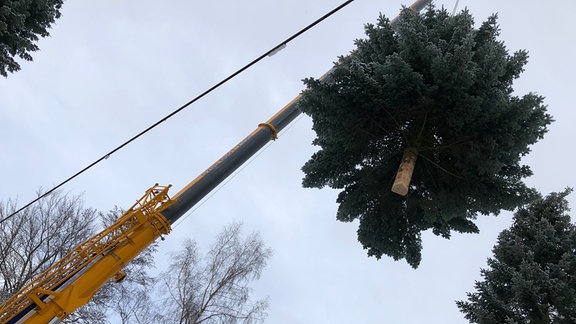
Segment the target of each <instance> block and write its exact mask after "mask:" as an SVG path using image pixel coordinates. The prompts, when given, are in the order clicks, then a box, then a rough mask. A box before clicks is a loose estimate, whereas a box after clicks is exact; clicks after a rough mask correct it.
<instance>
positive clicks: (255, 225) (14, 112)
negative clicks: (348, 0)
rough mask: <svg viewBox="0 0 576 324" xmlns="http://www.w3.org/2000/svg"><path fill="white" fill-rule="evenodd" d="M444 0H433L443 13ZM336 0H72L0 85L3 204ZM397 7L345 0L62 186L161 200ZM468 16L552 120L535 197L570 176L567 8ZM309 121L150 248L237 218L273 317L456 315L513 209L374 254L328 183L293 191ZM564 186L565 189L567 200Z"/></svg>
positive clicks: (574, 53)
mask: <svg viewBox="0 0 576 324" xmlns="http://www.w3.org/2000/svg"><path fill="white" fill-rule="evenodd" d="M455 2H456V1H452V0H450V1H437V2H436V4H437V5H438V6H441V5H444V6H445V7H446V8H448V9H449V10H450V11H452V9H453V7H454V4H455ZM340 3H341V1H337V0H321V1H304V0H290V1H287V0H277V1H264V0H252V1H229V0H223V1H203V2H198V1H164V2H161V5H159V4H160V2H158V1H148V0H141V1H123V0H116V1H109V0H104V1H67V2H65V4H64V7H63V10H62V14H63V16H62V18H61V19H59V20H58V21H57V23H56V24H55V26H54V28H53V29H52V31H51V34H52V36H51V37H50V38H47V39H42V40H41V41H40V42H39V47H40V49H41V50H40V51H39V52H37V53H35V54H34V55H33V56H34V62H25V63H23V64H22V70H21V71H19V72H17V73H15V74H12V75H9V77H8V78H7V79H0V138H1V140H0V143H1V144H0V148H1V150H2V154H0V179H1V181H2V186H0V199H1V200H7V199H8V198H16V197H17V198H18V201H19V202H20V203H21V204H24V203H25V202H28V201H29V200H30V199H32V198H34V196H35V192H36V190H37V189H38V188H40V187H43V188H46V189H48V188H50V187H52V186H53V185H55V184H57V183H59V182H60V181H62V180H63V179H65V178H67V177H69V176H70V175H72V174H73V173H75V172H77V171H78V170H80V169H81V168H83V167H84V166H86V165H88V164H89V163H91V162H92V161H94V160H95V159H97V158H99V157H101V156H102V155H104V154H105V153H106V152H108V151H110V150H111V149H113V148H114V147H116V146H118V145H119V144H120V143H121V142H123V141H125V140H127V139H128V138H130V137H132V136H133V135H135V134H136V133H138V132H140V131H141V130H143V129H144V128H145V127H147V126H149V125H150V124H152V123H153V122H155V121H156V120H158V119H160V118H161V117H163V116H165V115H166V114H168V113H169V112H171V111H173V110H174V109H176V108H177V107H179V106H180V105H182V104H183V103H185V102H187V101H188V100H190V99H192V98H193V97H195V96H196V95H198V94H199V93H201V92H203V91H204V90H206V89H207V88H209V87H210V86H212V85H213V84H214V83H215V82H218V81H220V80H221V79H223V78H224V77H226V76H227V75H229V74H230V73H232V72H234V71H235V70H237V69H238V68H240V67H242V66H243V65H245V64H246V63H247V62H249V61H251V60H252V59H254V58H256V57H258V56H259V55H261V54H262V53H264V52H265V51H267V50H269V49H271V48H272V47H274V46H275V45H276V44H278V43H279V42H280V41H281V40H284V39H285V38H287V37H288V36H290V35H291V34H293V33H294V32H296V31H297V30H299V29H301V28H303V27H304V26H306V25H307V24H309V23H311V22H312V21H314V20H315V19H317V18H318V17H320V16H321V15H323V14H324V13H326V12H328V11H329V10H331V9H332V8H334V7H336V6H337V5H339V4H340ZM402 4H405V5H409V4H410V3H401V2H399V1H381V0H380V1H377V0H357V1H355V2H354V3H352V4H351V5H349V6H348V7H347V8H345V9H344V10H342V11H341V12H339V13H337V14H336V15H335V16H333V17H332V18H330V19H328V20H327V21H325V22H324V23H322V24H321V25H319V26H318V27H316V28H314V29H312V30H310V31H309V32H307V33H306V34H304V35H303V36H302V37H300V38H298V39H296V40H294V41H293V42H292V43H290V44H288V46H287V48H285V49H284V50H282V51H281V52H280V53H278V54H277V55H275V56H273V57H271V58H267V59H265V60H264V61H262V62H261V63H260V64H258V65H256V66H255V67H254V68H253V69H250V70H249V71H247V72H246V73H244V74H242V75H240V76H239V77H238V78H236V79H234V80H233V81H231V82H229V83H227V84H226V85H225V86H224V87H222V88H220V89H219V90H217V91H215V92H214V93H212V94H211V95H210V96H208V97H206V98H205V99H203V100H201V101H200V102H198V103H197V104H195V105H193V106H191V107H189V108H188V109H187V110H185V111H184V112H182V113H180V114H179V115H177V116H176V117H175V118H173V119H171V120H169V121H168V122H166V123H164V124H163V125H162V126H160V127H158V128H157V129H155V130H154V131H152V132H150V133H149V134H147V135H146V136H145V137H143V138H141V139H140V140H138V141H136V142H135V143H133V144H131V145H129V146H128V147H126V148H125V149H123V150H121V151H120V152H118V153H116V154H114V155H113V156H111V157H110V158H109V159H108V160H106V161H104V162H103V163H101V164H99V165H98V166H97V167H95V168H93V169H92V170H90V171H89V172H87V173H86V174H84V175H82V176H81V177H80V178H78V179H77V180H74V181H73V182H71V183H69V184H68V185H67V186H66V187H65V188H64V192H66V193H71V194H79V193H81V194H83V196H84V200H85V202H86V207H94V208H97V209H99V210H103V211H105V210H108V209H111V208H112V207H113V206H114V205H117V206H119V207H122V208H128V207H130V206H131V205H132V204H133V203H134V202H135V200H136V199H138V198H140V197H141V195H142V194H143V193H144V191H145V190H146V189H148V188H149V187H150V186H152V185H153V184H154V183H160V184H172V185H173V188H174V189H173V190H172V194H175V193H176V192H177V191H178V190H180V189H181V188H182V187H184V186H185V185H186V184H187V183H188V182H189V181H191V180H192V179H193V178H194V177H196V176H197V175H198V174H200V173H201V172H202V171H204V170H205V169H206V168H207V167H209V166H210V165H211V164H212V163H213V162H214V161H216V160H217V159H218V158H219V157H220V156H222V155H223V154H224V153H226V152H227V151H228V150H229V149H230V148H232V147H233V146H234V145H235V144H236V143H238V142H239V141H240V140H242V139H243V138H244V137H245V136H246V135H248V134H249V133H250V132H251V131H252V130H253V129H254V128H256V126H257V124H258V123H260V122H264V121H266V120H267V119H268V118H269V117H270V116H272V115H273V114H274V113H275V112H276V111H277V110H279V109H280V108H282V107H283V106H284V105H285V104H287V103H288V102H289V101H290V100H291V99H292V98H293V97H295V96H296V95H297V94H298V93H299V92H300V91H302V90H303V85H302V82H301V80H302V79H303V78H305V77H311V76H313V77H319V76H320V75H322V74H323V73H324V72H326V71H327V70H328V69H329V68H330V67H331V66H332V62H333V61H335V60H336V59H337V56H339V55H342V54H346V53H348V52H349V51H350V50H351V49H353V48H354V45H353V40H354V39H356V38H359V37H362V36H363V25H364V24H365V23H367V22H375V21H376V19H377V17H378V14H379V13H380V12H381V13H383V14H385V15H386V16H388V17H394V16H396V14H397V13H398V12H399V9H400V7H401V5H402ZM464 7H467V8H468V9H469V10H470V12H471V13H472V14H473V16H474V17H475V19H476V22H477V23H480V22H481V21H483V20H485V19H486V18H487V17H488V16H489V15H490V14H491V13H496V12H498V13H499V17H500V20H499V22H500V26H501V29H502V33H501V39H502V40H504V41H505V43H506V45H507V47H508V49H509V50H510V51H515V50H518V49H527V50H528V51H529V53H530V60H529V63H528V65H527V66H526V71H525V73H524V74H523V75H522V76H521V78H520V79H519V80H518V81H517V82H516V85H515V89H516V91H517V93H518V94H525V93H527V92H530V91H533V92H537V93H539V94H541V95H544V96H545V97H546V103H547V104H548V108H549V112H550V113H551V114H552V115H553V116H554V118H555V120H556V122H555V123H554V124H552V125H551V127H550V131H549V133H548V134H547V135H546V137H545V139H544V140H542V141H541V142H540V143H538V144H537V145H535V146H533V148H532V149H533V151H532V153H531V154H530V155H529V156H528V157H527V158H526V159H525V162H526V163H527V164H529V165H530V166H531V167H532V169H533V171H534V173H535V175H534V176H533V177H531V178H530V179H528V183H529V184H530V185H533V186H536V187H537V188H539V189H540V190H541V191H542V192H543V193H549V192H551V191H560V190H563V189H564V188H565V187H567V186H572V187H576V176H575V175H574V172H573V169H574V167H573V163H574V158H575V157H576V156H575V153H574V150H573V148H572V146H573V142H572V141H573V140H574V138H576V127H574V122H575V121H576V113H575V111H574V107H576V100H575V97H574V86H575V82H574V76H575V75H576V65H575V63H574V58H575V57H576V33H575V31H576V30H575V28H576V27H574V24H573V19H574V18H576V2H574V1H570V0H558V1H553V2H550V4H544V3H543V2H541V1H526V0H523V1H520V0H508V1H501V0H485V1H471V0H462V1H460V3H459V7H458V8H459V9H463V8H464ZM313 138H314V133H313V132H312V130H311V121H310V119H309V118H308V117H306V116H304V117H302V118H300V119H298V120H297V121H296V122H295V123H294V124H293V126H292V127H289V128H288V129H287V130H286V131H285V132H284V133H282V134H281V137H280V139H279V140H278V141H276V142H274V143H273V144H272V145H270V146H269V147H267V148H266V149H265V150H263V151H262V153H261V154H260V155H259V156H258V157H256V158H255V159H254V160H253V161H252V162H250V163H249V164H248V165H247V166H246V167H245V168H243V169H242V171H241V172H239V173H238V174H237V175H236V176H234V177H233V178H232V179H231V180H230V181H229V182H228V183H227V184H226V185H225V186H223V187H222V188H221V189H220V190H218V191H217V192H216V193H215V194H214V195H213V196H211V197H210V198H209V199H207V200H206V201H205V202H203V203H202V204H201V206H200V207H199V208H197V209H195V210H194V211H193V212H191V213H189V214H188V215H187V216H186V217H185V218H184V219H183V220H182V221H179V222H178V223H177V224H176V226H175V227H174V230H173V232H172V234H170V235H169V236H168V237H167V239H166V240H165V241H163V242H161V243H160V248H159V250H160V251H159V253H158V260H159V261H160V262H162V261H165V255H166V253H167V252H169V251H174V250H176V249H177V248H178V247H179V246H180V245H181V243H182V241H183V240H184V239H186V238H193V239H195V240H196V241H198V242H199V244H200V246H205V245H208V244H209V243H210V241H211V240H212V239H213V238H214V236H215V234H216V233H217V232H218V231H220V230H221V229H222V227H223V226H224V225H226V224H228V223H230V222H231V221H232V220H237V221H242V222H244V224H245V226H244V229H245V231H258V232H260V233H261V234H262V237H263V239H264V240H265V242H266V243H267V245H268V246H270V247H271V248H272V249H273V251H274V256H273V257H272V259H271V261H270V263H269V265H268V267H267V268H266V270H265V272H264V274H263V276H262V278H261V280H260V281H259V282H258V283H257V284H256V285H255V286H254V289H255V291H254V293H255V295H256V296H257V297H265V296H268V297H269V298H270V305H271V306H270V308H269V317H268V321H267V322H268V323H464V322H465V321H464V319H463V316H462V315H461V314H460V312H459V311H458V309H457V307H456V305H455V303H454V300H458V299H464V298H465V293H466V292H467V291H471V290H472V289H473V284H474V280H477V279H479V278H480V277H479V270H480V268H481V267H484V266H485V263H486V258H487V257H488V256H490V254H491V249H492V246H493V245H494V243H495V242H496V236H497V235H498V233H499V232H500V231H501V230H502V229H504V228H506V227H508V226H509V225H510V220H511V213H507V212H506V213H502V214H501V215H500V216H498V217H493V216H489V217H481V218H480V219H479V220H478V222H477V223H478V224H479V227H480V229H481V233H480V234H477V235H458V234H454V236H453V238H452V239H451V240H445V239H442V238H438V237H435V236H433V235H431V234H430V233H425V234H424V243H423V245H424V249H423V260H422V263H421V265H420V268H419V269H417V270H414V269H412V268H411V267H410V266H409V265H408V264H407V263H406V262H405V261H399V262H394V261H392V260H390V259H388V258H383V259H382V260H379V261H378V260H375V259H373V258H368V257H367V256H366V253H365V251H364V250H363V249H362V247H361V245H360V244H359V243H358V242H357V240H356V229H357V223H340V222H338V221H336V219H335V212H336V208H337V205H336V203H335V198H336V194H337V193H336V192H335V191H332V190H329V189H324V190H317V189H303V188H301V179H302V172H301V171H300V167H301V166H302V164H303V163H304V162H306V161H307V160H308V158H309V157H310V155H311V154H312V153H313V152H314V151H315V150H316V149H315V148H314V147H313V146H311V144H310V143H311V141H312V140H313ZM575 196H576V195H575V194H572V195H571V196H570V197H569V199H570V201H571V205H572V206H573V207H574V206H576V199H575Z"/></svg>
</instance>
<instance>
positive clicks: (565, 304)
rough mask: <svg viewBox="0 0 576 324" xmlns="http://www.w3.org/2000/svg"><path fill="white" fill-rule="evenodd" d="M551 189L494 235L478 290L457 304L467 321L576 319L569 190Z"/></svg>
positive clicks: (575, 249)
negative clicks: (466, 299) (509, 224)
mask: <svg viewBox="0 0 576 324" xmlns="http://www.w3.org/2000/svg"><path fill="white" fill-rule="evenodd" d="M569 192H570V191H569V190H566V191H564V192H562V193H553V194H550V195H549V196H547V197H546V198H544V199H541V200H538V201H536V202H534V203H533V204H531V205H530V206H528V207H526V208H522V209H520V210H519V211H518V212H517V213H516V214H515V216H514V223H513V225H512V226H511V227H510V228H509V229H507V230H504V231H503V232H502V233H500V235H499V236H498V243H497V244H496V245H495V246H494V249H493V253H494V256H493V258H490V259H488V266H489V268H488V269H482V270H481V274H482V277H483V281H479V282H476V285H475V288H476V292H474V293H468V294H467V295H468V301H458V302H457V305H458V307H459V308H460V310H461V312H462V313H464V314H465V317H466V319H468V320H469V321H470V322H471V323H488V324H490V323H517V324H523V323H576V226H575V225H574V224H572V223H571V222H570V216H569V215H568V214H567V211H568V203H567V201H566V199H565V197H566V195H567V194H568V193H569Z"/></svg>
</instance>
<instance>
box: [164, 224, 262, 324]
mask: <svg viewBox="0 0 576 324" xmlns="http://www.w3.org/2000/svg"><path fill="white" fill-rule="evenodd" d="M271 254H272V252H271V250H270V249H269V248H267V247H265V245H264V242H263V241H262V239H261V238H260V236H259V235H258V234H256V233H252V234H250V235H248V236H247V237H246V238H245V239H243V238H242V237H241V224H238V223H233V224H232V225H229V226H227V227H226V228H225V229H224V230H223V231H222V232H221V233H220V234H219V235H218V237H217V239H216V242H215V243H214V244H213V245H212V247H211V249H210V251H209V252H208V253H207V254H206V256H204V257H201V256H200V254H199V252H198V248H197V245H196V243H195V242H194V241H192V240H188V241H186V242H185V244H184V249H183V250H181V251H180V252H178V253H177V254H175V255H174V256H173V257H172V261H171V264H170V267H169V271H168V272H167V273H165V274H164V275H163V276H162V278H163V279H162V281H163V284H164V285H163V288H164V289H163V293H164V296H165V297H166V298H165V300H164V306H165V307H163V309H164V310H165V312H166V313H165V316H164V319H163V322H165V323H170V322H172V323H186V324H192V323H194V324H197V323H256V322H262V321H263V320H264V318H265V317H266V308H267V306H268V303H267V301H266V300H258V301H256V302H251V301H250V298H249V297H250V292H251V289H250V288H249V287H248V284H249V283H250V282H252V281H254V280H257V279H259V277H260V274H261V272H262V270H263V269H264V267H265V266H266V262H267V260H268V259H269V258H270V256H271Z"/></svg>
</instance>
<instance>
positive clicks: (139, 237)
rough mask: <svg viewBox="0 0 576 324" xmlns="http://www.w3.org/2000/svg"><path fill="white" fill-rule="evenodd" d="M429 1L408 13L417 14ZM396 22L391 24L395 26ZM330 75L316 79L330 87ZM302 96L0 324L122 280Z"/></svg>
mask: <svg viewBox="0 0 576 324" xmlns="http://www.w3.org/2000/svg"><path fill="white" fill-rule="evenodd" d="M429 2H430V0H418V1H416V2H414V4H412V6H410V7H409V8H407V9H408V10H412V11H420V10H422V9H423V8H424V7H425V6H426V5H427V4H428V3H429ZM395 23H396V19H394V20H393V21H392V22H391V24H395ZM331 73H332V70H330V71H328V72H327V73H326V74H324V76H322V77H321V78H320V79H321V80H323V81H324V82H330V75H331ZM300 97H301V96H300V95H299V96H297V97H296V98H294V99H293V100H292V101H291V102H290V103H288V104H287V105H286V106H284V108H282V109H281V110H280V111H278V112H277V113H276V114H275V115H274V116H272V117H271V118H270V119H269V120H268V121H266V122H265V123H261V124H259V125H258V127H257V128H256V129H255V130H254V131H253V132H252V133H251V134H250V135H248V136H247V137H246V138H245V139H244V140H242V141H241V142H240V143H239V144H237V145H236V146H234V147H233V148H232V149H231V150H230V151H228V153H226V154H225V155H224V156H222V157H221V158H220V159H219V160H218V161H216V162H215V163H214V164H212V166H210V167H209V168H208V169H207V170H206V171H204V172H203V173H202V174H200V175H199V176H198V177H196V179H194V180H193V181H192V182H190V183H189V184H188V185H187V186H186V187H184V188H183V189H182V190H180V191H179V192H178V193H177V194H176V195H174V196H173V197H172V198H171V197H170V196H169V195H168V190H169V189H170V186H159V185H158V184H155V185H154V186H153V187H151V188H150V189H148V190H147V191H146V193H145V194H144V196H142V198H140V199H139V200H138V201H137V202H136V203H135V204H134V205H133V206H132V207H130V208H129V209H128V210H127V211H126V212H125V213H124V214H123V215H122V216H121V217H120V218H119V219H118V220H117V221H116V222H115V223H114V224H112V225H111V226H109V227H107V228H106V229H104V230H103V231H102V232H100V233H98V234H97V235H95V236H94V237H92V238H90V239H88V240H87V241H85V242H83V243H82V244H80V245H79V246H77V247H76V248H74V249H73V250H72V251H70V252H69V253H68V254H66V255H65V256H64V257H63V258H62V259H61V260H59V261H58V262H57V263H55V264H54V265H52V266H51V267H49V268H48V269H46V270H45V271H44V272H42V273H41V274H40V275H38V276H37V277H36V278H35V279H33V280H32V281H31V282H29V283H28V284H27V285H26V286H24V287H23V288H22V289H21V290H20V291H18V292H17V293H16V294H14V295H13V296H12V297H10V298H9V299H8V300H6V301H5V302H4V303H3V304H2V305H0V323H2V324H16V323H57V322H59V321H60V320H63V319H64V318H66V317H67V316H68V315H69V314H70V313H72V312H73V311H74V310H76V309H78V308H79V307H81V306H83V305H85V304H86V303H88V302H89V301H90V300H91V299H92V297H93V296H94V294H95V293H96V292H97V291H98V290H99V289H100V288H101V287H102V286H103V285H104V284H105V283H106V282H107V281H108V280H114V281H116V282H120V281H122V279H124V277H125V273H124V272H123V271H122V269H123V268H124V267H125V266H126V265H127V264H128V263H129V262H130V261H132V260H133V259H134V258H135V257H137V256H138V255H139V254H140V253H141V252H142V251H143V250H144V249H146V248H147V247H148V246H150V245H151V244H152V243H154V241H156V240H157V239H158V238H160V237H162V236H163V235H166V234H168V233H169V232H170V229H171V227H170V226H171V224H173V223H174V222H175V221H176V220H178V219H179V218H180V217H181V216H182V215H184V214H185V213H186V212H187V211H188V210H189V209H190V208H192V207H193V206H194V205H195V204H196V203H198V202H199V201H200V200H201V199H202V198H204V197H205V196H206V195H207V194H208V193H209V192H210V191H212V190H213V189H214V188H216V187H217V186H218V185H219V184H220V183H222V181H223V180H224V179H226V178H227V177H228V176H230V175H231V174H232V173H233V172H234V171H235V170H236V169H238V168H239V167H240V166H241V165H242V164H243V163H244V162H246V161H247V160H248V159H249V158H250V157H251V156H253V155H254V154H255V153H256V152H258V151H259V150H260V149H261V148H262V147H263V146H264V145H265V144H266V143H268V142H269V141H270V140H275V139H276V138H277V135H278V132H279V131H281V130H282V129H284V128H285V127H286V126H287V125H288V124H290V123H291V122H292V121H293V120H294V119H295V118H296V117H297V116H298V115H299V114H300V113H301V112H300V111H299V110H298V108H297V102H298V100H300Z"/></svg>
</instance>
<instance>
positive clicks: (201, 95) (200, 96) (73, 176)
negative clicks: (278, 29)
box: [0, 0, 354, 223]
mask: <svg viewBox="0 0 576 324" xmlns="http://www.w3.org/2000/svg"><path fill="white" fill-rule="evenodd" d="M353 1H354V0H348V1H346V2H344V3H342V4H341V5H339V6H338V7H336V8H334V9H332V10H331V11H330V12H328V13H327V14H325V15H324V16H322V17H320V18H318V19H317V20H316V21H314V22H313V23H311V24H310V25H308V26H306V27H305V28H303V29H301V30H300V31H298V32H297V33H295V34H294V35H292V36H290V37H288V38H287V39H285V40H284V41H283V42H281V43H280V44H278V45H276V46H275V47H273V48H272V49H271V50H269V51H267V52H266V53H264V54H262V55H260V56H259V57H258V58H256V59H255V60H253V61H252V62H250V63H248V64H246V65H245V66H244V67H242V68H241V69H239V70H237V71H236V72H234V73H232V74H230V75H229V76H228V77H226V78H225V79H223V80H222V81H220V82H218V83H216V84H215V85H213V86H212V87H211V88H209V89H208V90H206V91H204V92H202V93H201V94H199V95H198V96H197V97H196V98H194V99H192V100H190V101H188V102H187V103H185V104H184V105H182V106H181V107H180V108H178V109H176V110H174V111H173V112H171V113H170V114H168V115H167V116H166V117H164V118H162V119H160V120H159V121H157V122H156V123H154V124H152V125H151V126H149V127H148V128H146V129H145V130H143V131H141V132H140V133H138V134H137V135H135V136H134V137H132V138H130V139H129V140H127V141H126V142H124V143H122V144H121V145H120V146H118V147H116V148H115V149H113V150H112V151H110V152H108V153H106V154H104V156H102V157H101V158H99V159H97V160H96V161H94V162H92V163H91V164H89V165H88V166H86V167H85V168H84V169H82V170H80V171H78V172H76V173H75V174H74V175H72V176H71V177H69V178H68V179H66V180H64V181H62V182H60V184H58V185H57V186H55V187H53V188H52V189H50V190H48V191H46V192H45V193H43V194H42V195H40V196H38V197H37V198H36V199H34V200H32V201H30V202H29V203H27V204H26V205H24V206H22V207H20V208H19V209H18V210H16V211H15V212H13V213H12V214H10V215H8V216H6V217H5V218H3V219H1V220H0V223H2V222H4V221H6V220H8V219H10V218H11V217H13V216H14V215H16V214H18V213H19V212H21V211H22V210H24V209H26V208H28V207H30V206H31V205H32V204H34V203H36V202H38V201H39V200H40V199H42V198H44V197H46V196H48V195H49V194H51V193H52V192H54V191H55V190H57V189H59V188H60V187H62V186H63V185H65V184H66V183H68V182H69V181H71V180H72V179H74V178H76V177H78V176H79V175H81V174H82V173H84V172H86V171H87V170H89V169H90V168H92V167H93V166H95V165H96V164H98V163H100V162H102V160H106V159H107V158H108V157H109V156H110V155H112V154H114V153H116V152H117V151H119V150H120V149H122V148H124V147H125V146H126V145H128V144H130V143H132V142H133V141H135V140H136V139H138V138H139V137H141V136H142V135H144V134H146V133H147V132H149V131H150V130H152V129H153V128H155V127H156V126H158V125H160V124H162V123H163V122H165V121H166V120H168V119H169V118H171V117H173V116H174V115H176V114H177V113H179V112H180V111H182V110H184V109H185V108H187V107H188V106H190V105H191V104H193V103H195V102H196V101H198V100H200V99H201V98H203V97H204V96H206V95H207V94H209V93H210V92H212V91H214V90H216V89H217V88H219V87H220V86H221V85H223V84H224V83H226V82H228V81H230V80H231V79H232V78H234V77H236V76H237V75H238V74H240V73H242V72H244V71H245V70H247V69H249V68H250V67H252V66H253V65H254V64H256V63H258V62H260V61H261V60H262V59H264V58H266V57H267V56H272V55H274V54H276V53H277V52H278V51H280V50H281V49H283V48H284V47H285V46H286V44H288V43H289V42H291V41H292V40H294V39H295V38H297V37H299V36H300V35H302V34H303V33H305V32H306V31H308V30H309V29H311V28H312V27H314V26H316V25H318V24H319V23H321V22H322V21H323V20H325V19H326V18H328V17H330V16H332V15H333V14H335V13H336V12H338V11H339V10H340V9H342V8H344V7H346V6H347V5H349V4H350V3H352V2H353Z"/></svg>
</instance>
